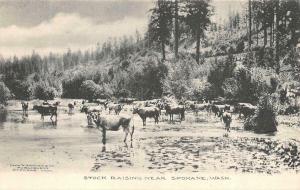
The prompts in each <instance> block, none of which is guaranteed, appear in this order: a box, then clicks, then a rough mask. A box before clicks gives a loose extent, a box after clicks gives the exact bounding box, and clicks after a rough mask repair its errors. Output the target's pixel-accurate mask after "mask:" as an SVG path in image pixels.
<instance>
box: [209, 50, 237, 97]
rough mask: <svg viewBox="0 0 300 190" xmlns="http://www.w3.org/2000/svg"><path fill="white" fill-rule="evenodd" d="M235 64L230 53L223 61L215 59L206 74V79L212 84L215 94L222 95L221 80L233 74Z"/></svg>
mask: <svg viewBox="0 0 300 190" xmlns="http://www.w3.org/2000/svg"><path fill="white" fill-rule="evenodd" d="M235 66H236V64H235V62H234V60H233V56H232V55H229V56H228V57H227V58H226V60H225V62H218V61H217V60H216V61H215V64H214V68H213V70H211V72H210V74H209V75H208V77H207V81H208V82H209V83H210V84H211V85H212V86H213V88H214V89H215V90H216V92H217V94H219V95H220V96H223V95H224V90H223V88H222V85H223V82H224V81H225V79H227V78H231V77H232V76H233V72H234V68H235Z"/></svg>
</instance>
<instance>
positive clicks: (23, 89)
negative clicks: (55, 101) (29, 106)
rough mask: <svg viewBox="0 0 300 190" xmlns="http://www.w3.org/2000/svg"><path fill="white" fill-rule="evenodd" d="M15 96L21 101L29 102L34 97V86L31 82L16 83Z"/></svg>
mask: <svg viewBox="0 0 300 190" xmlns="http://www.w3.org/2000/svg"><path fill="white" fill-rule="evenodd" d="M13 92H14V94H15V96H16V98H18V99H21V100H29V99H30V98H31V97H32V96H33V89H32V85H31V84H30V82H29V81H27V80H26V81H16V84H15V88H14V91H13Z"/></svg>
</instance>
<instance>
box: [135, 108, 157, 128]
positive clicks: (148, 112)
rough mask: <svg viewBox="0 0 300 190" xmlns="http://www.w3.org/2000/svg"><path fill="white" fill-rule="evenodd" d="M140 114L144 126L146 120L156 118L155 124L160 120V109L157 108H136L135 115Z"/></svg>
mask: <svg viewBox="0 0 300 190" xmlns="http://www.w3.org/2000/svg"><path fill="white" fill-rule="evenodd" d="M136 113H137V114H138V115H139V116H140V118H141V119H142V120H143V126H146V119H147V117H149V118H154V120H155V123H158V118H159V115H160V109H159V108H157V107H142V108H134V109H133V114H136Z"/></svg>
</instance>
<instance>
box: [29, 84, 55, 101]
mask: <svg viewBox="0 0 300 190" xmlns="http://www.w3.org/2000/svg"><path fill="white" fill-rule="evenodd" d="M34 96H35V97H36V98H37V99H40V100H53V99H54V97H55V96H56V90H55V89H54V88H53V87H50V86H49V85H48V84H47V83H46V82H44V81H40V82H38V83H37V84H36V85H35V88H34Z"/></svg>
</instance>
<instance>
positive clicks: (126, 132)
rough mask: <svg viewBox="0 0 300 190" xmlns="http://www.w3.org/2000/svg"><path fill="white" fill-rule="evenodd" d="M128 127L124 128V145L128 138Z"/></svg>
mask: <svg viewBox="0 0 300 190" xmlns="http://www.w3.org/2000/svg"><path fill="white" fill-rule="evenodd" d="M128 127H129V126H125V127H124V132H125V138H124V142H125V143H126V140H127V136H128V133H129V129H128Z"/></svg>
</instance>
